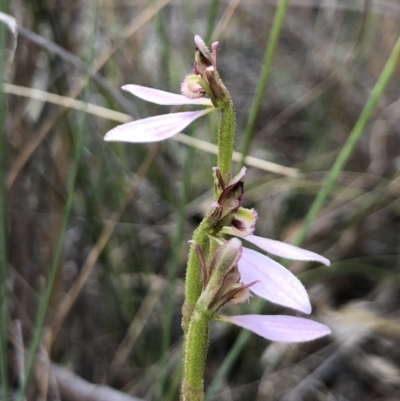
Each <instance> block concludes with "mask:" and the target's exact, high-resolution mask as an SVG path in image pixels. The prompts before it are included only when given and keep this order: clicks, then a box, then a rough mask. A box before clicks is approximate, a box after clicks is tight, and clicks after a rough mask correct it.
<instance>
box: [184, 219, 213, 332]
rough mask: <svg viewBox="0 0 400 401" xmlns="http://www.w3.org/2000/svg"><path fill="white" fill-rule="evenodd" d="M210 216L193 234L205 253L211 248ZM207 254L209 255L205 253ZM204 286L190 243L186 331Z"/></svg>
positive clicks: (187, 271) (185, 308)
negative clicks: (209, 234)
mask: <svg viewBox="0 0 400 401" xmlns="http://www.w3.org/2000/svg"><path fill="white" fill-rule="evenodd" d="M207 226H208V218H207V216H206V217H205V218H204V219H203V221H202V222H201V223H200V225H199V227H197V229H196V231H195V232H194V234H193V241H194V242H195V243H196V244H198V245H199V246H200V248H201V249H202V251H203V253H206V252H207V250H208V249H209V247H208V242H209V238H208V235H207ZM205 256H207V255H206V254H205ZM202 288H203V281H202V277H201V266H200V262H199V259H198V257H197V254H196V250H195V247H194V245H193V244H192V245H190V251H189V257H188V263H187V268H186V282H185V303H184V305H183V308H182V328H183V331H184V332H185V333H187V332H188V329H189V323H190V319H191V316H192V313H193V310H194V307H195V305H196V302H197V300H198V299H199V297H200V294H201V290H202Z"/></svg>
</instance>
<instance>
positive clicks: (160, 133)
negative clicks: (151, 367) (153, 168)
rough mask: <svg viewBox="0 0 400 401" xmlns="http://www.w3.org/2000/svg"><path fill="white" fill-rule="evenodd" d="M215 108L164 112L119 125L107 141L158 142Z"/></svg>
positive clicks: (109, 133)
mask: <svg viewBox="0 0 400 401" xmlns="http://www.w3.org/2000/svg"><path fill="white" fill-rule="evenodd" d="M214 110H215V109H212V108H208V109H205V110H200V111H186V112H182V113H171V114H164V115H161V116H155V117H149V118H144V119H142V120H136V121H132V122H130V123H126V124H122V125H119V126H118V127H115V128H113V129H112V130H111V131H108V132H107V134H106V136H105V137H104V140H105V141H119V142H135V143H139V142H142V143H143V142H157V141H162V140H164V139H167V138H170V137H171V136H174V135H175V134H177V133H178V132H180V131H182V130H183V129H184V128H186V127H187V126H188V125H189V124H190V123H191V122H193V121H194V120H196V119H197V118H199V117H201V116H204V115H205V114H207V113H210V112H211V111H214Z"/></svg>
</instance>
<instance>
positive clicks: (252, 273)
mask: <svg viewBox="0 0 400 401" xmlns="http://www.w3.org/2000/svg"><path fill="white" fill-rule="evenodd" d="M238 266H239V272H240V277H241V279H240V281H241V282H242V283H243V284H249V283H252V282H253V281H257V282H256V283H255V284H253V285H252V286H251V287H250V291H252V292H254V294H256V295H258V296H259V297H261V298H264V299H266V300H267V301H270V302H273V303H275V304H278V305H282V306H286V307H288V308H292V309H296V310H298V311H300V312H304V313H307V314H310V313H311V304H310V300H309V298H308V295H307V291H306V289H305V288H304V286H303V284H301V282H300V280H299V279H298V278H297V277H296V276H294V275H293V274H292V273H291V272H290V271H289V270H287V269H286V268H285V267H283V266H282V265H280V264H279V263H278V262H275V261H274V260H272V259H271V258H269V257H268V256H265V255H262V254H261V253H258V252H256V251H253V250H251V249H247V248H243V252H242V257H241V258H240V260H239V264H238Z"/></svg>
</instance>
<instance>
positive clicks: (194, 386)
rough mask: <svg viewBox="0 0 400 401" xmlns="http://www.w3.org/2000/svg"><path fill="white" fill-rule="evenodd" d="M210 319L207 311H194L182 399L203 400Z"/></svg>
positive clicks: (187, 345) (184, 368)
mask: <svg viewBox="0 0 400 401" xmlns="http://www.w3.org/2000/svg"><path fill="white" fill-rule="evenodd" d="M208 321H209V316H208V315H207V313H206V312H204V311H201V310H198V309H197V308H196V309H195V311H194V312H193V316H192V318H191V321H190V325H189V330H188V333H187V335H186V344H185V362H184V365H183V370H184V372H183V380H182V397H181V400H182V401H203V400H204V389H203V377H204V367H205V362H206V356H207V347H208Z"/></svg>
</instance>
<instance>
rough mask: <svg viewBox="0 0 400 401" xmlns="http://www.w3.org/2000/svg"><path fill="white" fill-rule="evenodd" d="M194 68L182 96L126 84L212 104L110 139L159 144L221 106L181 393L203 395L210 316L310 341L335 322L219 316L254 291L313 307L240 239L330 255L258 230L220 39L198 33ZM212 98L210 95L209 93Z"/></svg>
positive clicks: (141, 92)
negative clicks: (237, 159)
mask: <svg viewBox="0 0 400 401" xmlns="http://www.w3.org/2000/svg"><path fill="white" fill-rule="evenodd" d="M194 42H195V61H194V68H193V74H192V75H188V76H187V77H186V78H185V80H184V81H183V82H182V85H181V92H182V95H179V94H174V93H169V92H164V91H161V90H158V89H151V88H147V87H144V86H138V85H125V86H123V87H122V89H124V90H126V91H128V92H130V93H132V94H133V95H135V96H137V97H139V98H141V99H144V100H146V101H149V102H153V103H156V104H160V105H169V106H181V105H198V106H206V108H205V109H203V110H197V111H187V112H178V113H171V114H165V115H159V116H155V117H149V118H145V119H140V120H137V121H133V122H129V123H126V124H123V125H120V126H118V127H115V128H114V129H112V130H111V131H109V132H108V133H107V134H106V136H105V140H106V141H122V142H156V141H161V140H164V139H167V138H170V137H172V136H173V135H175V134H177V133H178V132H180V131H182V130H183V129H184V128H186V127H187V126H188V125H189V124H190V123H191V122H193V121H194V120H196V119H197V118H199V117H201V116H204V115H206V114H208V113H211V112H212V111H215V110H220V112H221V120H220V125H219V128H218V135H217V138H218V140H217V146H218V159H217V165H218V167H215V168H214V195H215V200H214V202H213V203H212V205H211V208H210V211H209V212H208V214H207V215H206V216H205V217H204V219H203V221H202V222H201V223H200V225H199V227H198V228H197V229H196V231H195V232H194V234H193V239H192V241H190V242H191V248H190V252H189V257H188V265H187V270H186V280H185V302H184V305H183V308H182V315H183V318H182V328H183V331H184V336H185V340H184V344H185V345H184V347H185V350H184V357H183V378H182V387H181V393H182V395H181V399H182V400H184V401H193V400H196V401H200V400H203V399H204V392H203V377H204V365H205V360H206V354H207V346H208V325H209V321H210V320H211V319H215V320H221V321H224V322H229V323H232V324H235V325H237V326H240V327H243V328H245V329H248V330H250V331H252V332H254V333H256V334H258V335H260V336H262V337H264V338H266V339H268V340H271V341H282V342H304V341H311V340H314V339H316V338H320V337H323V336H325V335H328V334H329V333H330V329H329V327H327V326H325V325H323V324H321V323H318V322H314V321H312V320H309V319H304V318H301V317H295V316H286V315H272V316H268V315H242V316H225V315H218V311H219V310H220V308H221V307H222V306H224V305H225V304H227V303H228V302H230V303H234V304H237V303H240V302H243V301H245V300H247V299H248V298H249V297H250V292H252V293H254V294H255V295H257V296H259V297H261V298H263V299H265V300H267V301H269V302H272V303H275V304H278V305H281V306H284V307H287V308H291V309H295V310H297V311H300V312H302V313H305V314H310V313H311V304H310V300H309V298H308V295H307V292H306V290H305V288H304V286H303V285H302V284H301V282H300V281H299V280H298V279H297V277H295V276H294V275H293V274H292V273H291V272H290V271H289V270H287V269H286V268H285V267H283V266H282V265H280V264H279V263H278V262H276V261H274V260H272V259H271V258H269V257H268V256H266V255H264V254H262V253H260V252H257V251H254V250H252V249H248V248H245V247H243V245H242V240H243V241H247V242H249V243H251V244H253V245H255V246H256V247H258V248H259V249H260V250H262V251H264V252H267V253H270V254H273V255H275V256H278V257H283V258H288V259H295V260H303V261H316V262H320V263H323V264H325V265H329V263H330V262H329V260H328V259H326V258H324V257H323V256H321V255H318V254H316V253H314V252H310V251H307V250H305V249H301V248H298V247H295V246H293V245H290V244H285V243H283V242H279V241H275V240H272V239H267V238H262V237H259V236H256V235H254V231H255V225H256V221H257V218H258V215H257V212H256V211H255V210H254V209H246V208H244V207H242V201H243V196H244V191H243V186H244V184H243V181H242V179H243V177H244V175H245V172H246V169H245V168H242V169H241V170H240V172H239V173H238V174H237V175H236V176H235V177H233V178H232V174H231V171H232V168H231V164H232V153H233V148H234V134H235V111H234V107H233V103H232V99H231V97H230V95H229V92H228V90H227V89H226V87H225V86H224V84H223V82H222V80H221V78H220V76H219V73H218V71H217V48H218V42H215V43H213V44H212V45H211V51H210V50H209V49H208V47H207V46H206V44H205V43H204V41H203V40H202V39H201V38H200V37H199V36H195V39H194ZM204 96H207V97H204Z"/></svg>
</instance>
